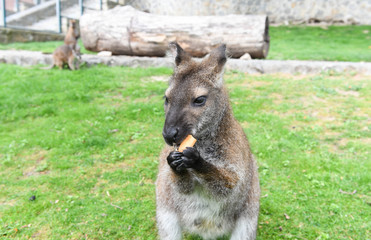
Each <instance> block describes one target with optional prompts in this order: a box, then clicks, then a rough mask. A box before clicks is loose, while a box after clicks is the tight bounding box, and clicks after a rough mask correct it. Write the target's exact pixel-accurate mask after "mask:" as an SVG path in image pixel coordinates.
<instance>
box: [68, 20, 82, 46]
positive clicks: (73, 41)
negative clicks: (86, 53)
mask: <svg viewBox="0 0 371 240" xmlns="http://www.w3.org/2000/svg"><path fill="white" fill-rule="evenodd" d="M79 37H80V35H79V31H78V29H77V23H76V20H73V19H71V20H70V26H69V28H68V31H67V34H66V36H65V37H64V44H66V45H70V46H71V47H72V48H73V49H76V45H77V40H78V38H79Z"/></svg>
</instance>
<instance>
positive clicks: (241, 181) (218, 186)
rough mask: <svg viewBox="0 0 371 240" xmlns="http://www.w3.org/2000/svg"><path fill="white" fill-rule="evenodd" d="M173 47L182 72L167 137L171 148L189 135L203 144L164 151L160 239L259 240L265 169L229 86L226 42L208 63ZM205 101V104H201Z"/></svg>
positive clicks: (170, 95) (168, 108)
mask: <svg viewBox="0 0 371 240" xmlns="http://www.w3.org/2000/svg"><path fill="white" fill-rule="evenodd" d="M171 48H172V50H173V52H174V53H175V63H176V67H175V69H174V74H173V76H172V77H171V78H170V80H169V88H168V90H167V91H166V94H165V97H166V101H167V104H165V113H166V119H165V125H164V131H163V135H164V138H165V140H166V142H167V143H168V144H175V145H179V144H180V143H181V142H182V140H183V139H184V138H185V137H186V136H187V135H188V134H192V135H193V136H194V137H195V138H196V139H197V142H196V144H195V146H194V147H193V148H187V149H186V150H185V151H184V152H183V153H179V152H176V151H174V148H173V147H172V146H167V147H165V149H164V150H163V151H162V153H161V156H160V164H159V174H158V178H157V182H156V198H157V199H156V200H157V215H156V218H157V226H158V231H159V235H160V238H161V239H162V240H163V239H169V240H170V239H171V240H177V239H181V237H182V234H183V233H184V232H188V233H193V234H198V235H200V236H202V237H203V238H204V239H216V238H217V237H220V236H230V239H232V240H237V239H240V240H246V239H255V237H256V228H257V221H258V214H259V197H260V187H259V179H258V172H257V165H256V162H255V160H254V158H253V155H252V154H251V150H250V146H249V143H248V140H247V138H246V136H245V133H244V131H243V129H242V128H241V126H240V125H239V124H238V122H237V121H236V120H235V118H234V117H233V113H232V109H231V106H230V104H229V98H228V94H227V90H226V88H225V86H224V84H223V78H222V76H223V68H224V65H225V62H226V60H227V59H226V54H225V45H221V46H220V47H218V48H216V49H214V50H213V51H212V52H211V53H210V56H208V57H206V58H205V59H203V60H202V61H201V62H199V61H195V60H193V59H191V57H190V56H189V55H188V54H187V53H186V52H184V51H183V49H182V48H181V47H180V46H179V45H177V44H176V43H172V44H171ZM200 94H201V95H202V96H199V95H200ZM203 96H206V101H205V102H204V105H197V104H198V103H199V102H202V101H200V99H201V100H202V99H204V98H203ZM200 97H201V98H200ZM196 102H197V103H196Z"/></svg>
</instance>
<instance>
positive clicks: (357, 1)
mask: <svg viewBox="0 0 371 240" xmlns="http://www.w3.org/2000/svg"><path fill="white" fill-rule="evenodd" d="M125 2H126V4H130V5H132V6H133V7H135V8H137V9H139V10H144V11H148V12H150V13H154V14H162V15H227V14H267V15H268V16H269V19H270V22H271V23H275V24H301V23H317V22H326V23H330V24H364V25H371V0H280V1H278V0H224V1H222V0H192V1H188V0H129V1H125Z"/></svg>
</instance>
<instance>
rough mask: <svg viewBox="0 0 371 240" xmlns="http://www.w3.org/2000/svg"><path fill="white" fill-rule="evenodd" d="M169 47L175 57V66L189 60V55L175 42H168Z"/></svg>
mask: <svg viewBox="0 0 371 240" xmlns="http://www.w3.org/2000/svg"><path fill="white" fill-rule="evenodd" d="M169 48H170V50H171V52H172V55H173V56H174V58H175V64H176V66H179V65H180V64H182V63H184V62H187V61H189V60H191V56H190V55H189V54H188V53H187V52H185V51H184V50H183V48H182V47H181V46H179V44H178V43H177V42H171V43H169Z"/></svg>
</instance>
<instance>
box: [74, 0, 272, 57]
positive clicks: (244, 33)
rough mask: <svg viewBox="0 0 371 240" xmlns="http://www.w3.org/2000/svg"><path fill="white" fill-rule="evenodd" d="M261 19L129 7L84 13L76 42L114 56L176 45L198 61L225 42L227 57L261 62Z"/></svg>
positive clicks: (265, 40)
mask: <svg viewBox="0 0 371 240" xmlns="http://www.w3.org/2000/svg"><path fill="white" fill-rule="evenodd" d="M268 28H269V26H268V17H267V16H265V15H227V16H163V15H154V14H150V13H145V12H141V11H138V10H136V9H134V8H133V7H131V6H123V7H122V6H118V7H116V8H114V9H111V10H108V11H102V12H94V13H88V14H85V15H83V16H82V17H81V19H80V31H81V38H82V42H83V44H84V46H85V48H86V49H88V50H90V51H94V52H100V51H110V52H112V54H114V55H136V56H159V57H161V56H165V55H166V51H167V50H168V44H169V43H170V42H172V41H176V42H178V43H179V45H181V47H182V48H183V49H184V50H186V51H187V52H189V53H190V54H191V55H192V56H194V57H203V56H205V55H206V54H208V53H209V52H210V50H211V49H213V48H214V47H215V46H217V45H218V44H220V43H226V44H227V47H228V52H229V55H230V56H231V57H234V58H238V57H241V56H242V55H244V54H245V53H248V54H250V56H251V57H252V58H265V57H266V56H267V54H268V50H269V34H268Z"/></svg>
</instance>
